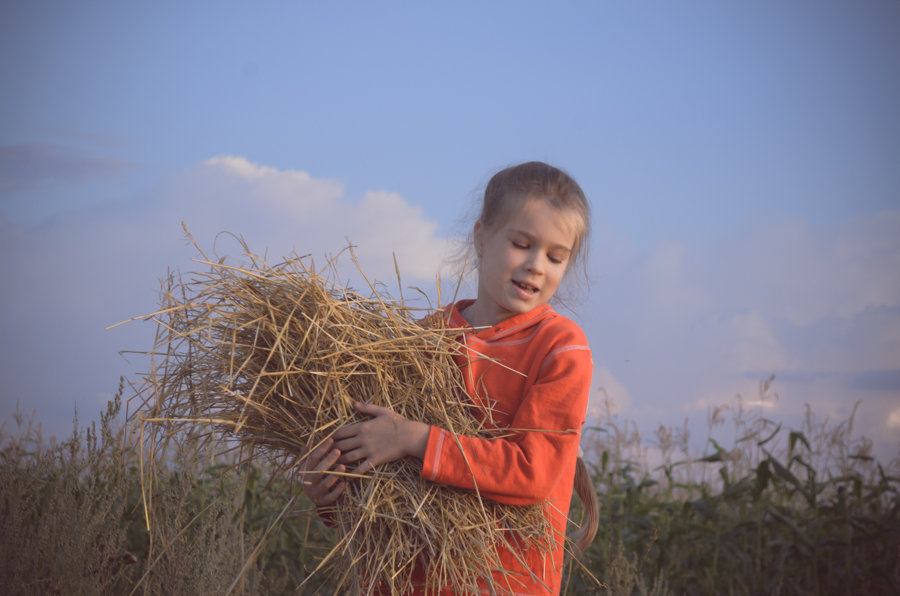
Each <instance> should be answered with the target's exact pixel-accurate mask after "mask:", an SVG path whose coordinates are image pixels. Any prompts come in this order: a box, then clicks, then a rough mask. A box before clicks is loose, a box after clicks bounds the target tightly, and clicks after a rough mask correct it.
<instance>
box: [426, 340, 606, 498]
mask: <svg viewBox="0 0 900 596" xmlns="http://www.w3.org/2000/svg"><path fill="white" fill-rule="evenodd" d="M582 344H583V345H582ZM592 370H593V365H592V363H591V354H590V349H589V348H588V346H587V342H586V340H585V341H583V342H580V343H567V345H564V346H562V347H557V348H555V349H554V350H553V351H551V352H550V353H549V354H548V355H547V357H546V358H545V359H544V362H543V363H542V364H541V368H540V371H539V374H538V378H537V379H536V381H535V383H534V384H533V385H531V387H530V388H529V389H528V390H527V392H526V395H525V396H524V397H523V399H522V401H521V403H520V405H519V408H518V409H517V410H516V412H515V414H514V416H513V419H512V421H511V423H510V425H509V428H510V434H509V435H507V436H506V437H504V438H492V439H484V438H476V437H467V436H463V435H456V434H453V433H450V432H448V431H446V430H444V429H441V428H438V427H432V428H431V430H430V432H429V436H428V444H427V447H426V451H425V457H424V461H423V465H422V474H421V475H422V477H423V478H425V479H426V480H431V481H434V482H439V483H441V484H447V485H450V486H455V487H459V488H467V489H476V490H478V491H479V492H480V493H481V494H482V495H483V496H485V497H487V498H489V499H491V500H494V501H498V502H501V503H506V504H511V505H527V504H531V503H537V502H540V501H543V500H545V499H547V498H550V496H551V494H552V493H553V491H554V489H555V488H556V486H557V485H558V483H559V481H560V478H561V477H562V474H563V473H564V471H565V470H566V466H567V462H570V461H572V462H574V460H575V458H576V457H577V453H578V444H579V439H580V435H581V427H582V425H583V424H584V418H585V412H586V410H587V401H588V394H589V391H590V384H591V374H592Z"/></svg>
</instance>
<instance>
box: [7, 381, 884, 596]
mask: <svg viewBox="0 0 900 596" xmlns="http://www.w3.org/2000/svg"><path fill="white" fill-rule="evenodd" d="M764 390H765V387H764V386H763V384H761V391H762V392H764ZM121 393H122V391H121V389H120V391H119V395H117V397H116V398H115V399H114V400H113V401H112V402H110V404H109V406H108V408H107V410H106V411H105V412H104V413H102V415H101V418H100V421H99V424H91V425H89V426H88V427H86V428H81V427H79V425H78V422H77V421H76V422H75V425H74V430H73V433H72V436H71V437H69V438H68V439H66V440H65V441H60V442H56V441H48V440H45V439H43V438H42V437H41V436H40V433H39V431H38V430H37V427H36V426H35V425H34V424H32V423H31V422H29V421H28V420H27V419H25V418H24V417H22V416H17V417H16V420H15V421H12V422H13V424H9V423H8V424H7V425H6V428H7V429H9V428H10V427H12V431H9V430H7V431H6V434H4V435H3V436H2V437H0V582H2V584H0V585H2V586H3V588H4V593H7V594H167V595H174V594H186V595H191V594H285V593H288V594H290V593H303V594H331V593H332V592H333V590H332V589H331V587H330V586H331V585H333V581H334V578H333V576H332V575H330V574H329V573H327V572H319V573H315V574H313V573H312V572H313V571H314V570H315V569H316V567H317V566H318V563H319V561H320V560H321V559H322V557H323V556H324V555H325V554H326V553H327V552H328V551H329V550H330V549H331V547H332V545H333V544H334V536H333V534H332V530H330V529H329V528H326V527H324V526H323V525H322V523H321V522H320V521H319V520H318V519H317V518H316V516H315V515H314V514H312V513H311V511H310V506H309V503H308V502H307V501H305V500H304V498H303V497H302V495H301V494H300V492H299V491H298V490H297V489H296V486H293V485H292V480H291V479H285V478H283V477H273V476H272V475H271V474H269V469H268V468H267V467H266V466H265V465H262V464H259V463H255V462H245V463H240V464H239V463H236V461H235V459H234V458H233V457H231V458H229V457H222V456H216V455H215V454H214V453H211V452H210V451H208V450H204V449H198V448H197V445H196V444H194V443H193V442H192V439H191V437H180V438H179V439H178V440H177V441H174V442H173V443H172V447H171V449H170V452H169V453H165V454H159V453H153V454H150V453H145V454H143V455H144V457H143V458H142V457H141V453H140V447H139V445H140V442H139V437H138V436H136V434H135V433H134V430H133V429H132V428H130V427H127V426H126V425H124V424H123V423H121V421H120V407H121V402H120V399H121V397H120V396H121ZM726 422H730V423H733V424H734V428H735V430H736V434H735V436H736V439H735V441H734V444H733V445H729V446H723V445H721V444H719V443H718V442H716V441H713V440H710V441H709V442H708V449H707V451H706V452H705V453H704V454H701V455H696V456H690V455H689V454H688V453H687V450H688V449H687V440H686V437H685V432H684V431H683V430H681V429H669V428H664V427H660V429H659V430H658V431H657V433H656V436H655V437H654V440H653V441H652V442H649V443H648V442H646V441H645V440H642V439H641V438H640V437H639V436H637V434H636V433H635V432H633V430H634V429H633V427H631V426H630V423H629V422H627V421H620V420H617V419H615V418H613V417H610V418H608V419H607V420H606V421H605V422H604V423H603V424H602V425H601V426H598V427H596V428H593V429H591V430H589V431H588V432H586V435H585V438H584V440H583V445H584V448H585V451H586V453H587V454H588V458H589V459H590V460H591V461H592V462H594V463H593V478H594V484H595V486H596V488H597V490H598V493H599V495H600V503H601V519H602V522H601V526H600V532H599V533H598V535H597V538H596V540H595V541H594V544H593V545H592V547H591V548H590V549H589V550H588V551H587V552H586V553H585V554H584V556H583V557H582V559H581V561H580V562H578V563H577V564H576V563H574V562H572V563H570V566H569V567H568V570H567V576H566V580H565V587H564V593H566V594H595V593H609V594H704V595H705V594H897V593H900V494H898V490H900V472H898V468H900V462H898V460H894V461H892V462H889V463H884V462H878V461H876V460H874V459H873V458H872V457H871V456H870V455H868V453H869V452H870V448H871V445H869V444H868V443H867V442H866V440H865V438H864V437H855V436H853V434H852V418H851V419H848V420H845V421H841V422H838V423H833V424H829V423H820V422H817V421H816V419H815V416H814V413H813V412H812V411H810V412H809V413H808V416H807V419H806V422H805V423H804V424H803V425H802V426H801V428H797V429H789V428H784V427H782V426H779V425H778V424H776V423H775V422H773V421H771V420H768V419H766V418H765V417H764V416H763V415H762V413H761V412H754V411H743V410H741V409H740V408H739V407H737V408H733V409H731V410H730V411H729V412H722V411H715V412H711V415H710V425H711V426H715V425H718V424H723V423H726ZM648 453H652V454H653V457H652V458H651V457H648ZM150 458H153V460H154V461H156V462H157V467H156V471H155V473H154V474H153V475H150V474H148V473H147V469H146V468H145V464H146V462H147V461H149V459H150ZM651 459H652V460H654V462H655V463H652V464H651V463H650V462H649V461H648V460H651ZM574 519H578V505H577V502H576V505H575V508H574ZM148 521H149V524H148ZM591 576H593V577H594V578H596V580H599V582H600V583H601V584H602V588H598V586H597V584H596V583H595V582H594V579H593V578H592V577H591ZM304 582H305V583H304ZM301 584H302V587H300V586H301ZM298 587H299V589H298Z"/></svg>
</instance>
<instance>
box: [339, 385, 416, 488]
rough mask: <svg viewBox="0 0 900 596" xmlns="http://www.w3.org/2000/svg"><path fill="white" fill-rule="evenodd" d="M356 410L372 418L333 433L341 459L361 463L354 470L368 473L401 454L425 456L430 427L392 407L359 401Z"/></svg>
mask: <svg viewBox="0 0 900 596" xmlns="http://www.w3.org/2000/svg"><path fill="white" fill-rule="evenodd" d="M355 405H356V409H357V410H358V411H359V412H360V413H362V414H365V415H367V416H371V419H369V420H366V421H364V422H357V423H356V424H351V425H350V426H345V427H344V428H341V429H338V430H337V432H335V433H334V435H332V437H333V438H334V446H335V447H336V448H337V449H338V450H339V451H340V452H341V454H342V455H341V457H340V461H341V462H343V463H345V464H352V463H356V462H360V463H358V465H357V467H356V469H355V470H354V472H355V473H358V474H365V473H366V472H368V471H369V470H372V469H374V468H375V466H377V465H379V464H383V463H387V462H390V461H394V460H398V459H400V458H402V457H406V456H413V457H418V458H423V457H425V447H426V445H427V444H428V432H429V430H430V427H429V426H428V425H427V424H425V423H422V422H416V421H414V420H409V419H407V418H404V417H403V416H401V415H400V414H397V413H396V412H394V411H393V410H391V409H390V408H382V407H380V406H373V405H368V404H363V403H359V402H357V403H356V404H355Z"/></svg>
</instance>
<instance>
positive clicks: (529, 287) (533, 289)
mask: <svg viewBox="0 0 900 596" xmlns="http://www.w3.org/2000/svg"><path fill="white" fill-rule="evenodd" d="M513 283H514V284H515V285H516V286H517V287H519V288H522V289H523V290H525V291H526V292H530V293H532V294H536V293H537V291H538V289H537V288H536V287H534V286H532V285H529V284H526V283H522V282H520V281H516V280H513Z"/></svg>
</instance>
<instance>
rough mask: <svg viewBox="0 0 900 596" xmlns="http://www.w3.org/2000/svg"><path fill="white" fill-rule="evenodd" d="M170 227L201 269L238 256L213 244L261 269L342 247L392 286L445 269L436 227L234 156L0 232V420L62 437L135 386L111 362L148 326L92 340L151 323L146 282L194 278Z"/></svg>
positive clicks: (396, 199)
mask: <svg viewBox="0 0 900 596" xmlns="http://www.w3.org/2000/svg"><path fill="white" fill-rule="evenodd" d="M181 222H185V223H186V224H187V226H188V229H189V231H190V232H191V234H192V235H193V236H194V238H195V239H196V240H197V242H198V244H199V246H200V248H201V249H203V250H204V251H206V252H207V253H209V254H210V256H212V254H216V255H228V256H229V257H240V250H241V249H240V247H239V245H238V244H237V243H236V242H234V241H233V240H231V239H230V237H229V236H220V235H219V233H220V232H223V231H224V232H231V233H233V234H238V235H241V236H242V237H243V238H244V239H245V240H246V241H247V243H248V246H249V248H250V249H251V250H252V251H254V252H255V253H257V254H263V253H266V255H267V258H268V260H269V261H270V262H277V261H278V260H280V259H281V258H282V257H286V256H290V255H291V254H293V253H296V254H299V255H304V254H312V255H313V257H314V258H315V259H316V261H317V262H320V263H321V262H324V261H325V260H326V258H328V257H330V256H334V255H335V254H337V253H338V252H339V251H341V250H342V249H344V248H345V246H346V244H347V242H348V241H352V242H353V243H354V244H355V245H357V249H356V253H357V255H358V256H359V258H360V262H361V264H362V265H363V267H364V271H365V272H366V274H367V275H368V276H369V277H370V278H371V279H373V280H376V279H377V280H388V281H393V280H395V279H396V274H395V271H394V260H393V255H394V253H395V252H396V253H397V255H398V261H399V264H400V270H401V274H402V276H403V281H404V282H408V283H411V284H412V283H417V284H420V285H422V284H423V282H430V281H432V280H433V279H434V277H433V276H434V274H435V272H436V270H437V269H438V267H439V265H440V263H441V259H442V258H443V256H444V255H443V253H442V250H443V247H444V243H445V240H444V239H442V238H439V237H437V227H436V225H435V224H434V222H432V221H430V220H429V219H428V218H427V217H426V216H425V214H424V213H423V212H422V211H421V210H420V209H418V208H416V207H414V206H411V205H410V204H409V203H408V202H407V201H406V200H405V199H404V198H403V197H402V196H400V195H397V194H396V193H386V192H370V193H367V194H366V195H365V196H363V197H362V198H359V199H354V198H352V197H345V196H344V190H343V185H342V184H340V183H339V182H337V181H334V180H325V179H319V178H315V177H314V176H312V175H310V174H308V173H306V172H301V171H297V170H278V169H276V168H271V167H267V166H263V165H259V164H254V163H251V162H250V161H248V160H246V159H244V158H242V157H234V156H227V157H218V158H213V159H211V160H208V161H206V162H204V163H201V164H198V165H196V166H193V167H191V168H188V169H186V170H184V171H182V172H180V173H178V174H177V175H174V176H172V177H171V178H170V179H168V180H166V181H165V182H164V183H163V184H161V185H160V186H159V187H158V188H155V189H153V190H150V191H148V192H147V193H146V194H145V195H144V196H142V197H140V198H139V199H138V200H135V201H132V202H129V203H117V204H107V205H103V206H99V207H98V206H95V207H92V208H90V209H85V210H82V211H79V212H71V213H67V214H62V215H59V216H57V217H55V218H54V219H53V220H51V221H48V222H46V223H44V224H43V225H41V226H39V227H36V228H33V229H24V228H22V227H19V226H14V225H12V224H10V223H8V222H3V221H0V251H2V252H0V254H2V256H0V277H2V279H4V280H6V281H5V282H4V283H3V284H2V288H0V296H2V301H3V305H4V308H3V309H2V310H0V337H2V342H0V378H3V379H4V384H3V387H2V389H0V421H2V420H7V419H9V416H10V414H11V413H12V411H13V409H14V407H15V403H16V401H17V400H19V401H21V403H22V405H23V407H24V408H26V409H27V410H30V409H31V408H32V407H34V408H37V409H38V412H39V414H38V419H39V420H42V421H44V423H45V424H46V425H47V427H50V426H53V430H52V432H68V430H69V429H70V428H71V422H70V420H71V414H72V409H73V406H74V403H75V402H77V403H78V404H79V410H80V411H81V413H82V417H84V416H85V415H87V416H89V417H90V416H93V415H94V414H95V413H96V412H97V411H99V408H100V407H101V406H102V403H103V402H104V401H105V399H106V396H108V394H109V392H110V391H113V390H114V389H115V387H116V385H117V383H118V377H119V375H121V374H125V375H129V376H131V375H133V373H134V372H135V370H134V365H132V364H129V363H128V362H126V361H124V360H123V359H122V358H121V357H120V356H119V355H118V352H119V351H120V350H147V349H149V348H150V347H151V346H152V335H151V334H152V331H153V330H152V329H151V328H150V327H151V325H149V324H142V323H140V322H138V323H134V324H129V325H123V326H121V327H117V328H115V329H113V330H111V331H105V330H104V328H105V327H107V326H108V325H111V324H114V323H117V322H119V321H122V320H125V319H127V318H129V317H132V316H135V315H141V314H145V313H149V312H152V311H153V310H155V309H156V307H157V304H156V300H157V291H158V287H159V286H158V281H157V280H158V279H160V278H162V277H164V276H165V275H166V274H167V271H168V270H169V269H170V268H171V269H179V270H181V271H183V272H187V271H197V270H200V269H202V268H203V267H202V266H200V265H198V264H197V263H194V262H193V261H192V260H191V259H193V258H195V257H197V256H198V255H197V253H196V251H195V250H194V249H193V248H192V247H191V246H190V245H189V243H188V242H187V241H186V239H185V237H184V233H183V231H182V228H181ZM341 263H343V264H344V269H343V270H342V272H340V273H341V275H342V278H343V276H344V275H347V276H348V277H351V276H352V275H351V274H352V272H353V271H355V269H354V267H353V265H352V263H351V262H350V260H349V259H346V260H344V261H341ZM346 272H350V274H347V273H346ZM131 359H132V361H135V360H136V357H131ZM61 404H71V405H67V406H62V407H61ZM51 421H52V423H51ZM54 425H55V426H54Z"/></svg>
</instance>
